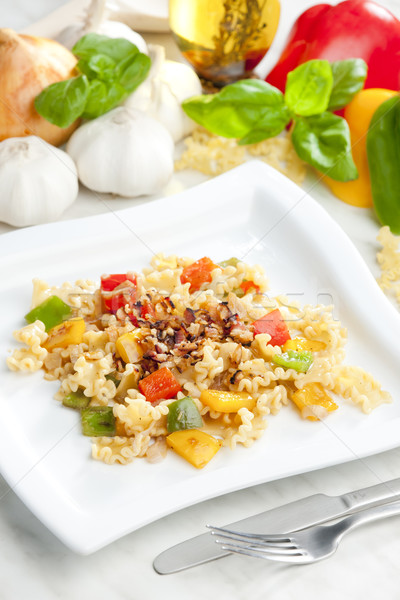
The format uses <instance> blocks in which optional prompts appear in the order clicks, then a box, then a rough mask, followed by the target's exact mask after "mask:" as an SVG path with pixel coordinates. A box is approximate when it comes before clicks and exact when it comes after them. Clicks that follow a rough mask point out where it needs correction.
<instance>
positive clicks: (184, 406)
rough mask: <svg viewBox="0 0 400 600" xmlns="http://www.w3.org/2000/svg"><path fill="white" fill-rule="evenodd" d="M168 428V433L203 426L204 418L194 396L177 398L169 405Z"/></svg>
mask: <svg viewBox="0 0 400 600" xmlns="http://www.w3.org/2000/svg"><path fill="white" fill-rule="evenodd" d="M168 409H169V412H168V415H167V430H168V433H172V432H173V431H180V430H181V429H197V428H198V427H203V420H202V418H201V415H200V413H199V409H198V408H197V406H196V404H195V402H194V400H193V398H191V397H190V396H186V397H185V398H181V400H175V402H172V403H171V404H169V406H168Z"/></svg>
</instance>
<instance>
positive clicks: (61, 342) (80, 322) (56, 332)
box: [43, 317, 86, 352]
mask: <svg viewBox="0 0 400 600" xmlns="http://www.w3.org/2000/svg"><path fill="white" fill-rule="evenodd" d="M85 330H86V325H85V321H84V319H82V318H81V317H77V318H76V319H69V320H68V321H64V322H63V323H60V324H59V325H56V326H55V327H53V328H52V329H50V331H49V337H48V338H47V340H46V341H45V343H44V344H43V347H44V348H46V350H48V351H49V352H51V350H53V349H54V348H67V346H69V345H70V344H80V343H81V342H82V338H83V334H84V333H85Z"/></svg>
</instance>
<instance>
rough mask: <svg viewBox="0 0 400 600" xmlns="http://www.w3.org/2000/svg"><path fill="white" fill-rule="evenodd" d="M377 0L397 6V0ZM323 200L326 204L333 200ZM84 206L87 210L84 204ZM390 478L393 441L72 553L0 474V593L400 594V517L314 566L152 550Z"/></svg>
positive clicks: (115, 599)
mask: <svg viewBox="0 0 400 600" xmlns="http://www.w3.org/2000/svg"><path fill="white" fill-rule="evenodd" d="M149 2H150V0H149ZM63 3H64V0H35V2H31V1H30V0H13V2H6V1H5V0H1V6H0V25H1V26H2V27H12V28H14V29H16V30H22V29H24V28H26V27H28V26H29V25H31V24H32V23H34V22H35V21H37V20H39V19H41V18H42V17H44V16H45V15H46V14H48V13H50V12H51V11H53V10H55V9H57V8H58V7H59V6H61V5H62V4H63ZM282 4H283V17H282V21H283V25H282V27H283V29H285V28H286V30H287V29H288V28H289V27H290V24H291V23H292V22H293V19H294V17H295V16H296V14H298V13H299V12H301V10H302V9H303V8H305V7H307V6H310V5H311V4H312V2H307V1H306V0H282ZM382 4H385V5H387V6H389V7H391V8H392V10H393V11H395V12H396V14H399V13H400V2H399V0H392V1H390V2H389V0H386V1H385V2H382ZM281 35H283V34H281ZM327 204H328V208H330V209H331V208H332V206H333V204H329V201H327ZM336 204H337V205H338V206H339V204H340V203H336ZM336 204H335V206H336ZM343 206H344V205H341V204H340V208H337V209H336V208H333V209H332V210H333V212H335V211H337V216H338V219H339V221H340V222H341V224H342V225H343V226H344V227H345V229H346V227H347V225H348V224H347V221H346V218H345V217H344V216H343V215H344V214H345V209H344V208H343ZM80 210H81V213H80V214H74V215H73V216H74V217H75V216H83V215H84V214H87V213H85V205H82V208H81V209H80ZM87 210H88V211H89V212H90V208H87ZM332 210H330V212H331V214H332ZM8 229H10V228H7V227H6V228H3V229H1V230H0V232H5V231H7V230H8ZM347 230H348V227H347ZM355 237H356V236H355ZM359 249H360V250H361V251H362V252H363V253H364V256H365V258H366V260H367V262H368V261H370V259H371V255H372V249H373V241H371V243H370V245H369V246H366V245H365V244H363V243H360V244H359ZM398 400H399V399H397V401H398ZM399 440H400V436H399ZM394 477H400V449H399V448H397V449H394V450H391V451H388V452H384V453H381V454H378V455H375V456H371V457H367V458H363V459H357V457H354V460H353V461H351V462H348V463H346V464H342V465H339V466H334V467H330V468H325V469H321V470H317V471H313V472H310V473H306V474H303V475H297V476H293V477H289V478H284V479H280V480H278V481H274V482H270V483H265V484H262V485H258V486H255V487H252V488H250V489H245V490H241V491H238V492H235V493H231V494H228V495H225V496H221V497H219V498H216V499H213V500H208V501H206V502H203V503H201V504H198V505H195V506H192V507H189V508H186V509H184V510H181V511H179V512H177V513H175V514H171V515H169V516H167V517H164V518H162V519H160V520H158V521H156V522H154V523H152V524H150V525H147V526H146V527H143V528H141V529H140V530H138V531H135V532H133V533H131V534H129V535H127V536H125V537H124V538H122V539H120V540H118V541H116V542H114V543H112V544H111V545H109V546H107V547H105V548H103V549H102V550H99V551H98V552H96V553H94V554H92V555H89V556H78V555H76V554H74V553H73V552H72V551H70V550H68V549H67V548H66V547H65V546H63V544H62V543H61V542H60V541H58V539H57V538H55V537H54V536H53V534H52V533H50V532H49V531H48V530H47V529H46V528H45V527H44V525H42V524H41V522H39V521H38V520H37V519H36V517H35V516H33V515H32V513H31V512H30V511H29V510H28V508H26V507H25V506H24V504H23V503H22V502H21V501H20V499H19V498H18V496H17V495H16V494H15V493H14V491H13V490H12V489H10V487H9V486H8V484H7V483H6V481H5V480H4V479H1V478H0V548H1V557H2V559H1V562H0V582H1V583H0V598H1V600H17V599H20V598H28V597H29V598H33V599H36V598H40V600H54V599H56V598H60V599H62V600H73V599H75V598H80V599H81V598H85V599H86V600H95V599H96V600H98V599H103V598H107V599H108V600H128V599H129V600H150V599H151V600H154V598H157V597H163V598H166V599H168V600H169V599H171V600H172V599H173V600H177V599H179V600H180V599H182V600H183V599H186V598H191V599H192V600H196V599H199V600H200V599H203V598H207V597H215V598H218V600H228V599H229V600H230V599H237V600H241V599H246V600H249V599H251V600H257V599H260V600H261V599H265V598H271V599H273V600H295V599H296V600H314V599H315V600H317V599H318V600H319V599H320V598H324V600H337V599H338V598H341V599H342V600H361V599H364V598H367V597H377V596H378V594H379V597H381V598H385V599H386V600H395V599H399V598H400V589H399V565H400V558H399V556H400V540H399V539H398V538H399V531H400V517H393V518H391V519H387V520H385V521H381V522H379V523H374V524H371V525H369V526H366V527H363V528H360V529H359V530H356V531H354V532H353V533H352V534H351V535H349V536H348V537H347V538H345V540H344V541H343V542H342V545H341V546H340V548H339V550H338V552H337V553H336V554H335V555H334V556H333V557H332V558H330V559H329V560H327V561H323V562H320V563H316V564H314V565H308V566H297V567H296V566H295V567H291V566H286V565H284V564H279V563H269V562H266V561H260V560H256V559H251V558H244V557H238V556H229V557H227V558H224V559H222V560H218V561H215V562H212V563H208V564H206V565H202V566H200V567H196V568H194V569H191V570H187V571H184V572H181V573H179V574H175V575H169V576H160V575H157V574H156V573H155V572H154V570H153V568H152V561H153V559H154V558H155V556H156V555H157V554H158V553H160V552H161V551H163V550H164V549H166V548H167V547H169V546H170V545H173V544H175V543H178V542H180V541H182V540H184V539H186V538H188V537H191V536H194V535H197V534H199V533H202V532H203V531H205V524H206V523H208V522H211V523H215V524H225V523H228V522H230V521H236V520H238V519H241V518H244V517H246V516H249V515H251V514H254V513H257V512H260V511H262V510H266V509H269V508H273V507H276V506H279V505H281V504H283V503H286V502H290V501H292V500H295V499H296V498H301V497H304V496H307V495H310V494H313V493H316V492H323V493H326V494H332V495H336V494H340V493H345V492H347V491H350V490H354V489H356V488H360V487H364V486H368V485H374V484H376V483H379V482H382V481H386V480H389V479H392V478H394ZM160 500H161V499H160ZM99 527H101V523H99Z"/></svg>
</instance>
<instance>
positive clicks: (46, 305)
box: [25, 296, 72, 331]
mask: <svg viewBox="0 0 400 600" xmlns="http://www.w3.org/2000/svg"><path fill="white" fill-rule="evenodd" d="M71 313H72V308H71V307H70V306H68V304H66V303H65V302H64V301H63V300H61V298H59V297H58V296H50V297H49V298H46V300H44V301H43V302H42V303H41V304H39V305H38V306H36V307H35V308H33V309H32V310H31V311H30V312H28V314H26V315H25V319H26V321H28V323H33V322H34V321H37V320H39V321H42V323H44V325H45V328H46V331H49V330H50V329H51V328H52V327H55V326H56V325H59V324H60V323H62V322H63V321H65V320H66V319H68V317H70V316H71Z"/></svg>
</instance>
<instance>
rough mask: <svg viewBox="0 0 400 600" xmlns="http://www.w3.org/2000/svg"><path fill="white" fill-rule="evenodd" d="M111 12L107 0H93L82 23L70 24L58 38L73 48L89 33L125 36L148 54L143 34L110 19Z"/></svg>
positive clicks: (113, 36) (116, 36) (112, 36)
mask: <svg viewBox="0 0 400 600" xmlns="http://www.w3.org/2000/svg"><path fill="white" fill-rule="evenodd" d="M109 12H110V10H109V9H108V7H107V2H106V0H91V2H90V4H89V6H88V7H87V9H86V14H85V16H84V18H83V20H82V21H81V22H80V23H73V24H71V25H68V27H66V28H65V29H63V30H62V31H61V32H60V33H59V35H58V36H57V40H58V41H59V42H60V43H61V44H63V45H64V46H66V47H67V48H69V49H72V48H73V47H74V46H75V44H76V42H77V41H78V40H80V38H81V37H82V36H84V35H86V34H87V33H99V34H102V35H106V36H108V37H110V38H125V39H127V40H129V41H130V42H132V44H135V46H136V47H137V48H138V50H139V51H140V52H143V54H148V50H147V44H146V42H145V41H144V39H143V38H142V36H141V35H139V33H136V32H135V31H133V30H132V29H131V28H130V27H128V25H125V23H120V22H119V21H114V20H108V18H107V15H108V14H109Z"/></svg>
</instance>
